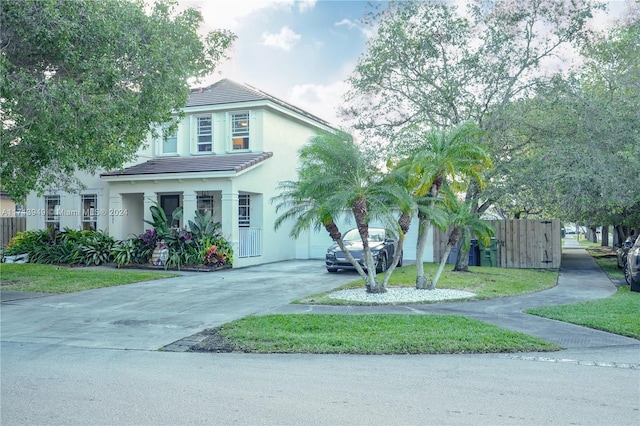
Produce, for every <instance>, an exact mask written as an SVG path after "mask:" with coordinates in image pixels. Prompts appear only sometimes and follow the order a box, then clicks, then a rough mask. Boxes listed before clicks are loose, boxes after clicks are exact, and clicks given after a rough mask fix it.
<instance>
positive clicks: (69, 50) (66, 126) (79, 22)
mask: <svg viewBox="0 0 640 426" xmlns="http://www.w3.org/2000/svg"><path fill="white" fill-rule="evenodd" d="M175 6H176V5H175V2H173V1H171V0H159V1H157V2H156V3H155V4H154V5H153V7H152V8H151V9H147V7H146V5H145V3H144V2H142V1H141V0H135V1H130V0H109V1H95V0H21V1H3V2H0V22H2V25H0V114H1V116H2V126H0V167H1V172H0V177H1V178H2V187H3V189H4V190H5V191H6V192H8V193H9V195H11V196H12V197H13V198H14V199H21V198H23V197H24V196H25V195H26V194H27V193H29V192H30V191H32V190H35V191H38V192H43V191H45V190H48V189H50V188H55V189H67V190H73V189H77V188H78V187H81V185H82V184H81V182H79V181H78V180H77V179H74V177H73V176H74V174H75V172H76V171H87V172H90V173H94V172H95V171H96V170H97V169H100V168H103V169H111V168H118V167H121V166H122V165H123V164H124V163H125V162H127V161H130V160H132V159H133V158H134V154H135V152H136V151H137V150H138V148H139V147H140V146H141V145H142V143H143V142H144V140H145V139H146V137H147V135H148V133H149V131H151V130H153V129H154V128H155V127H156V125H157V124H159V123H165V122H171V121H172V117H173V114H175V112H176V111H179V110H181V108H182V107H184V105H185V104H186V102H187V99H188V95H189V82H190V81H191V79H194V78H195V79H197V78H200V77H202V76H205V75H207V74H209V73H211V72H212V71H213V70H214V68H215V67H216V65H217V64H218V63H219V62H220V61H221V60H222V59H223V58H224V55H225V51H226V50H227V49H228V47H229V46H230V45H231V43H232V42H233V40H234V38H235V36H234V35H233V34H231V33H229V32H227V31H224V30H221V31H214V32H210V33H208V34H206V35H204V36H200V35H199V28H200V25H201V24H202V16H201V14H200V13H199V12H198V11H196V10H194V9H187V10H184V11H182V12H180V13H178V12H177V9H176V7H175Z"/></svg>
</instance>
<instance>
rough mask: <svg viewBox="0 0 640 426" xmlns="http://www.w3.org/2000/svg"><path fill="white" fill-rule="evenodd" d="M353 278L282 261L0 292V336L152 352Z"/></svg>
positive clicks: (312, 265)
mask: <svg viewBox="0 0 640 426" xmlns="http://www.w3.org/2000/svg"><path fill="white" fill-rule="evenodd" d="M357 278H358V275H357V274H355V273H338V274H329V273H328V272H327V271H326V270H325V268H324V266H323V262H322V261H318V260H315V261H309V260H304V261H288V262H279V263H273V264H266V265H261V266H255V267H251V268H242V269H228V270H223V271H218V272H213V273H204V272H190V273H183V276H181V277H179V278H168V279H161V280H157V281H149V282H144V283H139V284H130V285H125V286H119V287H110V288H103V289H98V290H89V291H83V292H80V293H72V294H63V295H42V294H38V295H33V296H31V297H27V298H25V297H26V296H25V295H24V294H17V295H16V294H13V295H12V294H11V293H5V292H2V310H1V314H0V318H1V319H0V327H1V328H2V340H3V341H11V342H20V343H43V344H55V345H65V346H76V347H90V348H111V349H143V350H155V349H158V348H161V347H163V346H165V345H168V344H170V343H172V342H175V341H176V340H179V339H182V338H184V337H186V336H190V335H192V334H195V333H198V332H200V331H202V330H203V329H205V328H209V327H215V326H218V325H221V324H224V323H226V322H229V321H233V320H235V319H238V318H241V317H244V316H246V315H250V314H255V313H259V312H262V311H265V310H269V309H272V308H274V307H276V306H279V305H282V304H286V303H289V302H291V301H292V300H295V299H297V298H300V297H303V296H307V295H309V294H313V293H318V292H322V291H327V290H329V289H332V288H335V287H336V286H338V285H341V284H343V283H346V282H350V281H353V280H355V279H357Z"/></svg>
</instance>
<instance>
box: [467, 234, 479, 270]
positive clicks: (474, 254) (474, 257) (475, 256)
mask: <svg viewBox="0 0 640 426" xmlns="http://www.w3.org/2000/svg"><path fill="white" fill-rule="evenodd" d="M469 266H480V245H479V244H478V240H471V247H469Z"/></svg>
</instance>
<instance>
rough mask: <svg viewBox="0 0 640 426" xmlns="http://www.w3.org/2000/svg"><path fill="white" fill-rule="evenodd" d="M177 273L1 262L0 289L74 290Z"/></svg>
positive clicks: (42, 291)
mask: <svg viewBox="0 0 640 426" xmlns="http://www.w3.org/2000/svg"><path fill="white" fill-rule="evenodd" d="M177 276H178V274H171V273H167V272H160V271H158V272H156V271H132V270H119V269H96V268H69V267H66V266H54V265H38V264H34V263H24V264H16V263H11V264H7V263H2V264H0V290H10V291H25V292H37V293H73V292H76V291H83V290H91V289H95V288H102V287H112V286H117V285H123V284H131V283H135V282H141V281H150V280H157V279H160V278H170V277H177Z"/></svg>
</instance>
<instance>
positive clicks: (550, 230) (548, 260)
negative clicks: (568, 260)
mask: <svg viewBox="0 0 640 426" xmlns="http://www.w3.org/2000/svg"><path fill="white" fill-rule="evenodd" d="M489 223H491V225H492V226H493V227H494V229H495V230H496V234H495V238H496V240H497V259H496V260H497V262H496V263H497V264H496V265H495V266H499V267H502V268H522V269H558V268H560V259H561V257H562V230H561V228H562V226H561V224H560V220H558V219H554V220H532V219H526V220H522V219H520V220H518V219H508V220H492V221H489ZM448 235H449V233H448V232H446V233H445V232H442V231H438V230H436V231H435V232H434V236H433V253H434V261H435V262H439V261H440V259H441V258H442V255H443V254H444V249H445V246H446V244H447V239H448ZM484 250H485V249H484V248H483V247H481V248H480V257H482V256H485V254H486V253H485V251H484Z"/></svg>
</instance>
